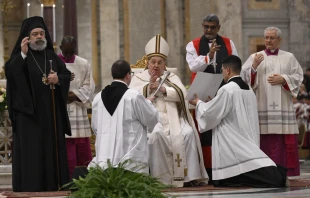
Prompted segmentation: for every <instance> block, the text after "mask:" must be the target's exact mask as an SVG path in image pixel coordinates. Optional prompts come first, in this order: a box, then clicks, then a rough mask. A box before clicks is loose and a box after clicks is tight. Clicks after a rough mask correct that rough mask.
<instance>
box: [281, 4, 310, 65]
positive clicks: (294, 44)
mask: <svg viewBox="0 0 310 198" xmlns="http://www.w3.org/2000/svg"><path fill="white" fill-rule="evenodd" d="M288 7H289V9H288V10H289V16H290V17H289V22H290V26H289V33H290V34H289V37H288V39H287V40H288V41H289V42H288V43H289V51H290V52H292V53H293V54H294V55H295V57H296V58H297V60H298V62H299V63H300V65H301V66H302V67H303V68H304V69H306V68H308V67H310V56H309V54H310V1H306V0H289V1H288Z"/></svg>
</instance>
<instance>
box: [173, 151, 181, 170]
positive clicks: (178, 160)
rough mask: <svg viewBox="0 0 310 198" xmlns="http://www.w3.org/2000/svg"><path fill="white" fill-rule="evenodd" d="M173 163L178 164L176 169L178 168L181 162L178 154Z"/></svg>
mask: <svg viewBox="0 0 310 198" xmlns="http://www.w3.org/2000/svg"><path fill="white" fill-rule="evenodd" d="M174 161H175V162H176V163H178V167H180V163H181V162H182V159H181V158H180V154H177V159H175V160H174Z"/></svg>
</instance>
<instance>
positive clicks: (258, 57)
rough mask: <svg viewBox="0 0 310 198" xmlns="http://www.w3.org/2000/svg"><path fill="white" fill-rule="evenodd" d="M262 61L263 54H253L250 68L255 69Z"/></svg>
mask: <svg viewBox="0 0 310 198" xmlns="http://www.w3.org/2000/svg"><path fill="white" fill-rule="evenodd" d="M263 60H264V55H263V54H255V56H254V61H253V65H252V67H253V68H254V69H257V67H258V65H259V64H260V63H261V62H262V61H263Z"/></svg>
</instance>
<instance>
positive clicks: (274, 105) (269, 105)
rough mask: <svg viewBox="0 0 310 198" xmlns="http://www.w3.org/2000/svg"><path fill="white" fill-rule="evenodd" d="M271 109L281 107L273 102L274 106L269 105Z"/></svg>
mask: <svg viewBox="0 0 310 198" xmlns="http://www.w3.org/2000/svg"><path fill="white" fill-rule="evenodd" d="M269 106H270V107H272V108H273V109H275V108H276V107H277V106H279V105H276V103H275V102H273V104H272V105H269Z"/></svg>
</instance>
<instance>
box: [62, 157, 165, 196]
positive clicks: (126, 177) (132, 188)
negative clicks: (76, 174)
mask: <svg viewBox="0 0 310 198" xmlns="http://www.w3.org/2000/svg"><path fill="white" fill-rule="evenodd" d="M107 164H108V168H107V169H105V170H103V168H101V167H100V166H99V165H96V166H95V167H91V168H90V169H89V173H88V174H87V175H86V177H85V178H82V177H80V178H79V179H78V180H76V179H73V182H71V183H69V184H67V185H65V186H64V188H66V187H68V186H70V190H72V193H71V194H70V195H69V197H76V198H80V197H83V198H91V197H93V198H139V197H150V198H164V197H167V196H165V195H164V194H163V193H162V192H161V191H162V190H163V189H166V188H168V187H170V186H167V185H164V184H162V183H161V182H159V181H158V180H157V179H156V178H153V177H152V176H150V175H147V174H142V173H136V171H138V170H141V169H142V168H144V166H143V165H137V164H133V162H132V161H131V160H126V161H124V162H123V163H120V164H119V165H118V167H113V165H112V164H111V162H110V161H109V160H108V162H107ZM132 166H134V167H133V168H130V170H131V171H128V170H126V169H125V168H126V167H132Z"/></svg>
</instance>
